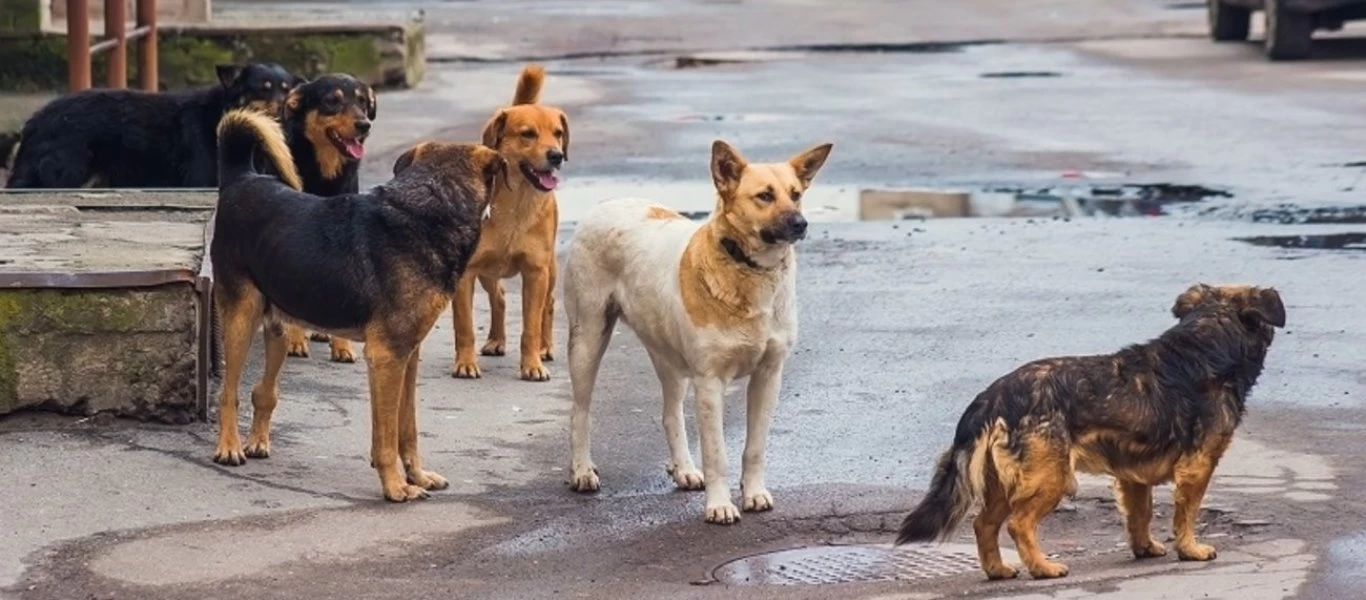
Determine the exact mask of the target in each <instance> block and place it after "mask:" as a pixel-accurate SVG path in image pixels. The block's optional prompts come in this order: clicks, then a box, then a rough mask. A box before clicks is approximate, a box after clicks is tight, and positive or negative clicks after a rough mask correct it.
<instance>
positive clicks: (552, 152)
mask: <svg viewBox="0 0 1366 600" xmlns="http://www.w3.org/2000/svg"><path fill="white" fill-rule="evenodd" d="M545 160H546V162H549V163H550V166H552V167H556V168H559V166H560V164H561V163H563V162H564V153H563V152H560V151H559V150H558V149H555V148H551V149H549V150H546V151H545Z"/></svg>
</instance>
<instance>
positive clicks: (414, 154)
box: [394, 142, 431, 175]
mask: <svg viewBox="0 0 1366 600" xmlns="http://www.w3.org/2000/svg"><path fill="white" fill-rule="evenodd" d="M430 147H431V142H422V143H420V144H418V145H416V146H413V147H412V148H409V149H408V151H407V152H404V153H403V154H400V155H399V157H398V160H395V161H394V175H398V174H399V173H402V172H403V171H405V170H407V169H408V167H411V166H413V163H414V162H416V161H417V159H418V158H420V157H421V156H422V155H423V154H425V153H426V152H427V150H429V149H430Z"/></svg>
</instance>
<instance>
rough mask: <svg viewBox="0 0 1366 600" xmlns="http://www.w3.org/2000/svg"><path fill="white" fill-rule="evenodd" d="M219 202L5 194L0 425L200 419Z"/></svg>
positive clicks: (1, 201)
mask: <svg viewBox="0 0 1366 600" xmlns="http://www.w3.org/2000/svg"><path fill="white" fill-rule="evenodd" d="M214 196H215V195H214V194H213V193H212V192H207V191H204V192H139V191H131V192H118V193H99V192H77V191H71V192H41V193H33V192H8V193H0V257H4V258H0V414H6V413H11V412H14V411H18V410H25V409H40V410H53V411H56V412H61V413H68V414H82V415H89V414H94V413H97V412H108V413H112V414H114V415H117V416H122V417H132V418H137V419H145V420H155V421H163V422H171V423H185V422H189V421H192V420H194V419H195V418H198V417H202V415H203V414H204V409H205V407H206V406H207V395H208V389H207V388H208V374H209V372H210V370H211V368H212V366H211V361H210V359H209V351H210V349H211V347H212V343H211V340H212V337H211V326H210V320H209V318H208V317H209V315H208V309H209V304H208V286H207V282H206V281H205V280H204V278H203V277H202V274H201V273H200V270H199V269H200V264H201V262H202V258H203V254H204V249H205V248H204V239H205V237H204V227H205V223H206V222H207V221H208V220H209V218H210V216H211V214H212V212H211V211H212V207H213V200H214Z"/></svg>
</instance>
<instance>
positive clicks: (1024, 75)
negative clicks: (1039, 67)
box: [978, 71, 1062, 79]
mask: <svg viewBox="0 0 1366 600" xmlns="http://www.w3.org/2000/svg"><path fill="white" fill-rule="evenodd" d="M978 77H981V78H983V79H1034V78H1048V77H1062V73H1059V72H1057V71H993V72H990V73H982V74H981V75H978Z"/></svg>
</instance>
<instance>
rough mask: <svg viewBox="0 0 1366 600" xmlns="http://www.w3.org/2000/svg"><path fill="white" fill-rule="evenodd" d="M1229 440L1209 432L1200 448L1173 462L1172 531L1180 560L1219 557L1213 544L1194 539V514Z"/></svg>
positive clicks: (1197, 511) (1196, 513)
mask: <svg viewBox="0 0 1366 600" xmlns="http://www.w3.org/2000/svg"><path fill="white" fill-rule="evenodd" d="M1230 441H1232V438H1231V437H1229V436H1222V435H1218V434H1209V439H1208V440H1206V441H1205V443H1204V444H1202V445H1201V447H1200V448H1199V449H1197V450H1196V451H1195V452H1193V453H1191V454H1189V455H1186V456H1183V457H1181V458H1180V459H1179V460H1177V461H1176V477H1175V480H1176V489H1175V490H1174V493H1173V496H1174V499H1175V502H1174V504H1175V505H1176V506H1175V507H1174V508H1175V510H1173V511H1172V533H1173V534H1174V535H1175V536H1176V555H1177V556H1178V557H1180V558H1181V560H1214V558H1215V557H1216V556H1218V553H1217V552H1216V551H1215V550H1214V546H1211V545H1209V544H1201V543H1199V542H1197V541H1196V540H1195V517H1196V516H1197V515H1198V514H1199V513H1200V503H1201V502H1203V501H1204V499H1205V490H1206V489H1208V488H1209V480H1210V478H1211V477H1213V476H1214V468H1215V467H1216V466H1218V465H1219V459H1220V458H1221V457H1223V455H1224V451H1225V450H1227V449H1228V444H1229V442H1230Z"/></svg>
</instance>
